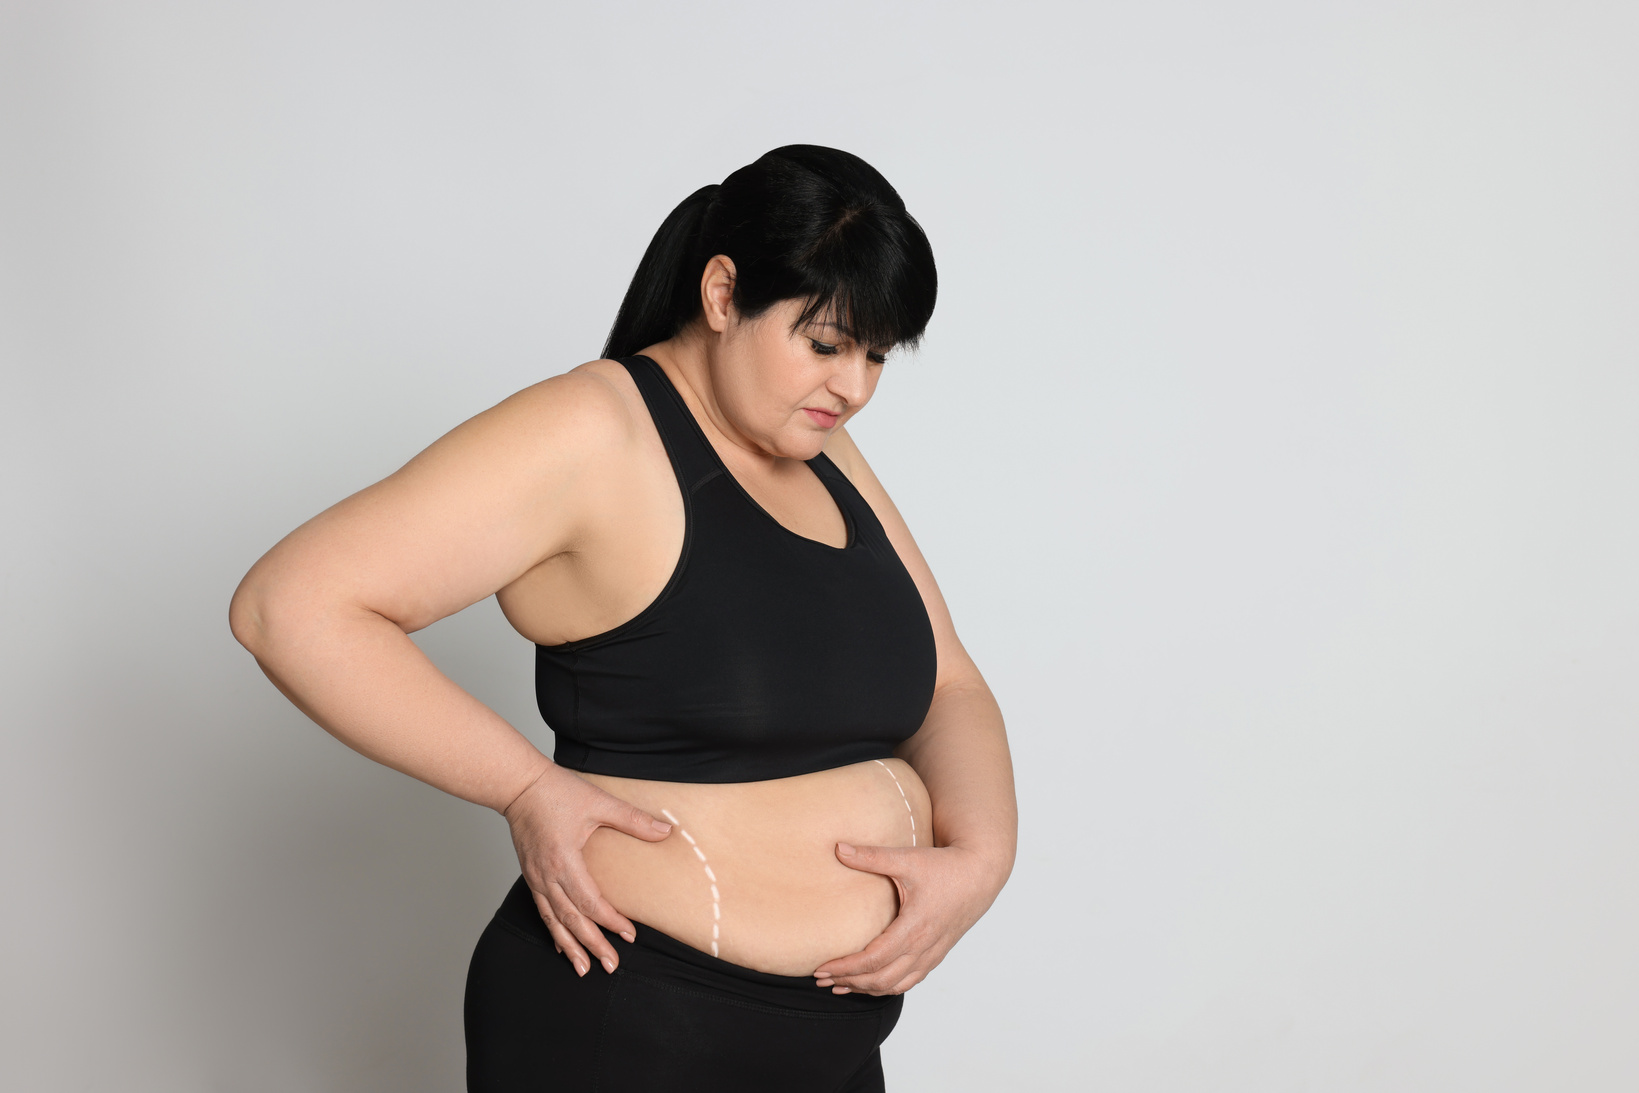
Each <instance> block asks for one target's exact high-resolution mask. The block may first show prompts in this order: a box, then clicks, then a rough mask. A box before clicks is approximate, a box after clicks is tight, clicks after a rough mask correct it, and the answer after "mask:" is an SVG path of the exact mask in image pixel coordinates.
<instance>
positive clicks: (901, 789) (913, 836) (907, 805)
mask: <svg viewBox="0 0 1639 1093" xmlns="http://www.w3.org/2000/svg"><path fill="white" fill-rule="evenodd" d="M871 762H873V763H875V764H876V765H877V766H879V767H881V768H882V769H883V770H885V771H887V772H888V777H889V778H892V779H893V788H895V789H897V790H898V791H899V799H900V800H901V801H904V802H905V811H906V812H909V813H910V816H911V845H912V846H915V845H916V813H915V812H914V811H912V809H911V799H910V798H909V797H907V796H905V787H904V786H902V785H900V784H899V776H898V775H896V774H895V773H894V772H893V768H892V767H890V766H889V765H888V764H886V763H884V762H883V761H882V760H880V759H872V760H871ZM689 841H690V842H693V840H692V839H691V840H689Z"/></svg>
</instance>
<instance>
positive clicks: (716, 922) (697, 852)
mask: <svg viewBox="0 0 1639 1093" xmlns="http://www.w3.org/2000/svg"><path fill="white" fill-rule="evenodd" d="M888 773H889V774H892V773H893V771H889V772H888ZM901 792H903V790H901ZM907 807H909V806H907ZM660 814H661V815H662V816H664V817H666V819H668V820H670V821H671V822H672V824H673V825H675V826H676V828H677V833H678V834H679V835H681V836H683V838H684V839H685V840H687V841H688V844H689V846H691V847H693V848H694V856H695V857H697V858H699V859H700V865H701V867H702V868H704V869H705V871H706V880H707V881H709V882H711V955H712V956H716V955H717V938H718V934H719V931H720V929H721V926H722V920H723V899H722V896H720V895H719V894H718V892H717V874H716V873H713V872H712V871H711V864H710V863H709V862H707V861H706V853H705V851H703V850H701V849H700V846H699V844H698V843H696V842H695V841H694V836H693V835H690V834H689V833H688V831H686V830H685V829H684V827H683V824H682V823H681V822H680V821H679V820H678V819H677V817H676V816H673V815H672V814H671V813H670V812H667V811H666V810H665V809H661V810H660ZM915 824H916V821H915V820H912V821H911V825H912V826H913V827H914V826H915Z"/></svg>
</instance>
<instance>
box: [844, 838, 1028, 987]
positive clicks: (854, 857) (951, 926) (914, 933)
mask: <svg viewBox="0 0 1639 1093" xmlns="http://www.w3.org/2000/svg"><path fill="white" fill-rule="evenodd" d="M836 853H837V860H838V861H840V862H841V863H842V864H843V865H846V866H847V867H848V868H850V869H858V870H860V871H861V872H865V873H879V874H881V875H882V876H884V877H887V878H888V879H889V880H891V881H893V883H894V887H895V888H897V889H899V914H898V916H897V917H896V918H895V919H894V920H893V922H891V923H889V924H888V928H887V929H886V930H884V931H882V933H880V934H878V935H877V936H876V939H875V940H873V941H872V942H871V943H870V944H869V945H867V946H865V948H863V949H861V950H860V951H859V952H857V953H853V954H852V955H850V956H842V957H838V958H837V959H835V960H828V961H826V962H825V963H824V964H821V965H820V966H819V967H818V968H816V969H815V970H814V980H815V982H816V984H817V985H818V986H821V987H830V988H831V991H832V993H833V994H848V993H850V992H853V991H857V992H859V993H860V994H903V993H905V992H906V991H908V990H910V989H911V988H912V987H914V986H916V984H918V983H920V982H922V980H923V979H925V978H926V977H927V974H928V973H929V972H930V971H932V970H933V969H934V968H935V967H937V966H938V965H939V962H940V961H941V960H943V959H945V954H946V953H948V952H950V950H951V947H952V946H954V945H955V944H956V943H957V942H958V941H960V940H961V938H962V935H963V934H965V933H967V932H968V930H969V929H971V928H972V926H973V924H974V923H975V922H977V921H979V916H980V915H982V914H984V913H985V911H987V910H989V908H990V905H991V903H992V902H993V901H994V900H995V899H996V893H997V892H999V891H1000V890H1001V886H1002V882H1003V881H1004V880H1005V879H1006V872H1005V871H1000V873H999V875H998V870H997V869H996V868H995V867H994V866H993V865H992V864H991V863H989V862H987V861H985V860H983V859H982V858H981V857H980V855H979V854H977V853H975V852H974V851H972V850H967V849H964V848H962V847H957V846H940V847H932V846H927V847H908V846H857V847H856V846H850V845H848V844H847V843H838V844H837V851H836Z"/></svg>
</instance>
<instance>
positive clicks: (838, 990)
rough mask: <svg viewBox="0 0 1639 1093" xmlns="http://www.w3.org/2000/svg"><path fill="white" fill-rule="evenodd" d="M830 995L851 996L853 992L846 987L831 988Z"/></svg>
mask: <svg viewBox="0 0 1639 1093" xmlns="http://www.w3.org/2000/svg"><path fill="white" fill-rule="evenodd" d="M831 993H832V994H853V993H854V992H853V991H851V990H849V989H848V988H847V987H832V988H831Z"/></svg>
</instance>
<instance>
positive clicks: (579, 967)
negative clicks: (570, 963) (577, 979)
mask: <svg viewBox="0 0 1639 1093" xmlns="http://www.w3.org/2000/svg"><path fill="white" fill-rule="evenodd" d="M590 970H591V969H590V968H588V967H587V966H586V965H585V964H582V963H581V962H580V961H578V960H577V961H575V974H576V975H585V974H586V973H587V972H588V971H590Z"/></svg>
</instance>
